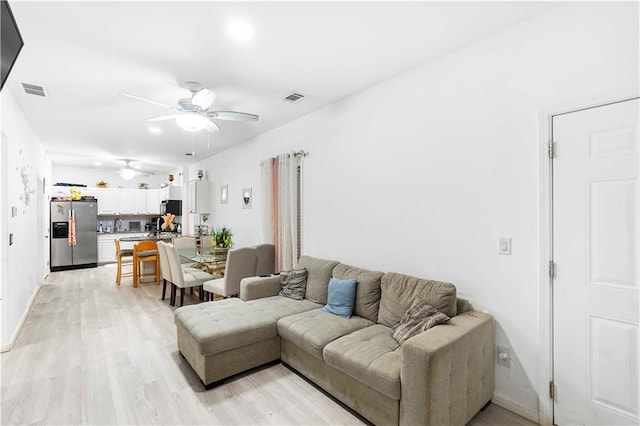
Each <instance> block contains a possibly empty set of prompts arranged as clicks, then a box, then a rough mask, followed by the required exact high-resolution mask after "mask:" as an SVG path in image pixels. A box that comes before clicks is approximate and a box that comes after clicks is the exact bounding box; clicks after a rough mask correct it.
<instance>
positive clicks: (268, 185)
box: [260, 158, 275, 244]
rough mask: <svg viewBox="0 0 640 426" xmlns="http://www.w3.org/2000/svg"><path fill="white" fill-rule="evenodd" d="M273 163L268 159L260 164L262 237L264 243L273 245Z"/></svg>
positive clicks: (272, 160) (271, 159)
mask: <svg viewBox="0 0 640 426" xmlns="http://www.w3.org/2000/svg"><path fill="white" fill-rule="evenodd" d="M273 163H274V159H273V158H269V159H267V160H264V161H262V162H261V163H260V180H261V183H262V191H261V193H262V237H263V239H264V242H265V243H271V244H275V238H274V232H275V228H274V224H273V201H274V200H273Z"/></svg>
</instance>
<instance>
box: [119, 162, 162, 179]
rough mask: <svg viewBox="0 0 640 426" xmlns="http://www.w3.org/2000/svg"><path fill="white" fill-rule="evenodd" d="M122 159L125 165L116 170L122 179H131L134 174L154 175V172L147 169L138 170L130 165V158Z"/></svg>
mask: <svg viewBox="0 0 640 426" xmlns="http://www.w3.org/2000/svg"><path fill="white" fill-rule="evenodd" d="M123 161H124V163H125V166H124V167H123V168H121V169H120V171H119V172H118V173H120V177H121V178H122V179H125V180H129V179H133V178H134V176H136V175H143V176H151V175H155V173H154V172H151V171H149V170H139V169H137V168H134V167H133V166H131V162H132V160H123Z"/></svg>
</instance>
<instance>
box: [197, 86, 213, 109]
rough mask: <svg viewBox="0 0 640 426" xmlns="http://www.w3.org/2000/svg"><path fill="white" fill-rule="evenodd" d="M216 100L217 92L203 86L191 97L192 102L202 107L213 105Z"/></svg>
mask: <svg viewBox="0 0 640 426" xmlns="http://www.w3.org/2000/svg"><path fill="white" fill-rule="evenodd" d="M215 100H216V94H215V92H212V91H211V90H209V89H206V88H204V87H203V88H202V89H200V90H198V91H197V92H196V93H195V94H194V95H193V98H191V103H192V104H194V105H197V106H199V107H200V108H202V109H207V108H209V107H210V106H211V105H213V103H214V102H215Z"/></svg>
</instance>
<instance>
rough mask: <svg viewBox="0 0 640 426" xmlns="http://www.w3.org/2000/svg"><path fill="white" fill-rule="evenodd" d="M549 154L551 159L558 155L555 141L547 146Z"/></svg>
mask: <svg viewBox="0 0 640 426" xmlns="http://www.w3.org/2000/svg"><path fill="white" fill-rule="evenodd" d="M547 153H548V154H549V158H553V157H554V156H555V153H556V143H555V142H554V141H549V145H548V146H547Z"/></svg>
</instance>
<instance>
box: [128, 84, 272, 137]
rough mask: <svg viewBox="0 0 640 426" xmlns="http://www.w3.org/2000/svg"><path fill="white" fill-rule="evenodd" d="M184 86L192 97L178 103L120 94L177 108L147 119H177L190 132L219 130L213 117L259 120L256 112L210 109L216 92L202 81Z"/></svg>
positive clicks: (215, 118)
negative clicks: (169, 112)
mask: <svg viewBox="0 0 640 426" xmlns="http://www.w3.org/2000/svg"><path fill="white" fill-rule="evenodd" d="M184 87H185V88H186V89H187V90H189V91H190V92H191V97H190V98H183V99H179V100H178V105H168V104H164V103H162V102H157V101H153V100H151V99H146V98H143V97H140V96H136V95H131V94H129V93H120V94H121V95H122V96H125V97H127V98H131V99H136V100H139V101H142V102H147V103H150V104H153V105H158V106H162V107H165V108H171V109H173V110H176V111H177V113H176V114H171V115H163V116H161V117H155V118H150V119H148V120H147V121H164V120H176V124H178V126H180V128H182V129H184V130H188V131H190V132H197V131H200V130H203V129H204V130H206V131H208V132H212V133H213V132H217V131H219V130H220V127H219V126H218V125H217V124H216V123H215V122H214V121H212V119H214V120H229V121H258V118H259V117H258V116H257V115H256V114H249V113H246V112H238V111H210V110H209V108H211V107H212V106H213V102H214V101H215V100H216V94H215V93H214V92H213V91H211V90H209V89H207V88H205V87H203V86H202V85H201V84H200V83H197V82H195V81H187V82H186V83H184Z"/></svg>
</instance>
